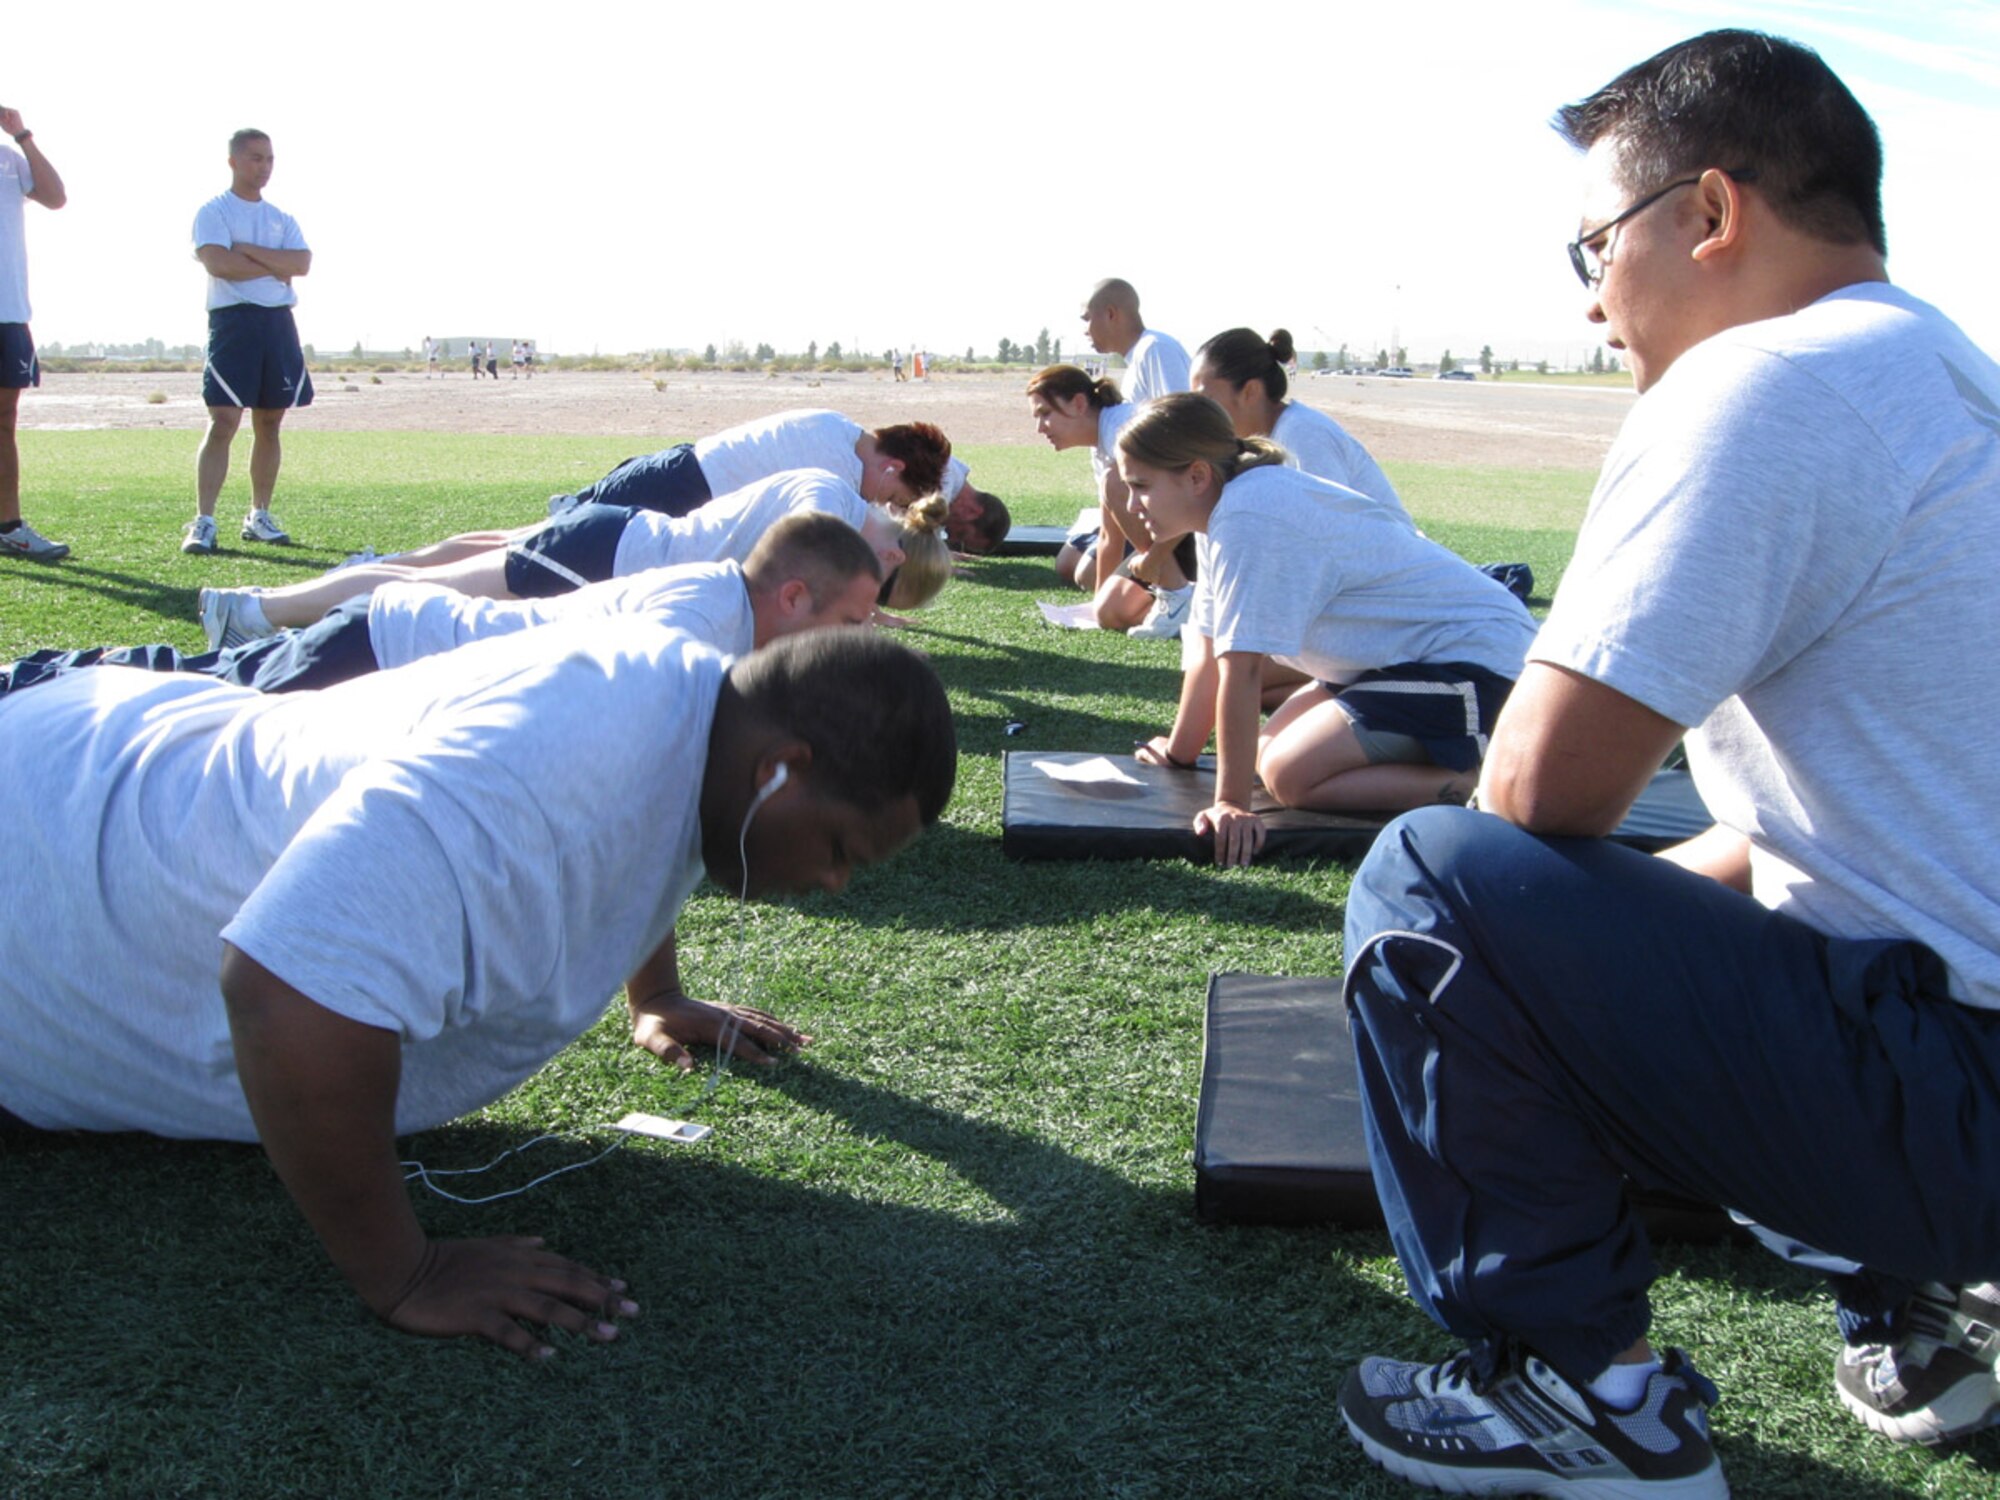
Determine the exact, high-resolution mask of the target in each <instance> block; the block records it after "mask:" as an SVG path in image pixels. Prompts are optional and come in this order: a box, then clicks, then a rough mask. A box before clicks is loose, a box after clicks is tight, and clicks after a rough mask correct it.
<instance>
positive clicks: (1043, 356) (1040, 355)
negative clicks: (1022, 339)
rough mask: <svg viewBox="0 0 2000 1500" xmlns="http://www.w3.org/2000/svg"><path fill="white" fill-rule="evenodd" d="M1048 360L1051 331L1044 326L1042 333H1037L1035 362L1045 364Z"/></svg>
mask: <svg viewBox="0 0 2000 1500" xmlns="http://www.w3.org/2000/svg"><path fill="white" fill-rule="evenodd" d="M1048 362H1049V331H1048V329H1046V328H1044V329H1043V330H1042V331H1041V332H1040V333H1038V334H1036V335H1035V363H1036V364H1039V365H1045V364H1047V363H1048Z"/></svg>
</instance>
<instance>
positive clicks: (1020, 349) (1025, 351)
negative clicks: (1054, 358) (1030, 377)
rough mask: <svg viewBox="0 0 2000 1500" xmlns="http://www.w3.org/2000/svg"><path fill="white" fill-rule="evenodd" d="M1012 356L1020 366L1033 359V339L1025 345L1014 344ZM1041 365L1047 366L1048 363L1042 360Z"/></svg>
mask: <svg viewBox="0 0 2000 1500" xmlns="http://www.w3.org/2000/svg"><path fill="white" fill-rule="evenodd" d="M1014 354H1015V357H1016V358H1018V359H1019V360H1020V361H1021V363H1022V364H1024V365H1025V364H1027V363H1029V362H1030V361H1031V360H1033V359H1034V357H1035V341H1034V340H1033V339H1029V340H1028V341H1027V342H1026V343H1023V344H1016V345H1015V346H1014ZM1042 363H1044V364H1047V363H1048V361H1047V360H1044V361H1042Z"/></svg>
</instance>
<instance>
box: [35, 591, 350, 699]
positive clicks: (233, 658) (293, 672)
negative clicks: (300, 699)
mask: <svg viewBox="0 0 2000 1500" xmlns="http://www.w3.org/2000/svg"><path fill="white" fill-rule="evenodd" d="M376 665H377V664H376V661H375V646H374V643H373V642H372V641H371V640H370V639H369V636H368V600H367V597H366V596H365V595H364V596H363V597H361V598H359V599H349V600H347V601H346V602H345V603H343V604H337V605H335V606H334V607H333V608H332V609H331V610H329V611H328V612H327V614H326V615H325V616H324V617H323V618H321V619H319V620H317V621H315V622H314V623H313V624H311V625H307V626H305V627H304V628H303V629H299V630H281V631H279V632H278V633H277V634H276V635H270V636H265V637H264V638H263V639H261V640H255V641H246V642H244V644H242V645H240V646H231V647H229V648H228V649H227V650H225V651H204V652H202V653H201V654H200V655H199V656H184V655H182V654H181V653H180V652H179V651H177V650H175V649H174V648H173V647H172V646H90V647H87V648H85V649H83V650H81V651H37V652H35V653H33V654H32V655H30V656H24V657H22V658H21V659H20V660H19V661H17V662H12V663H10V664H9V665H7V666H4V667H0V694H5V693H11V692H17V691H19V690H20V689H22V688H27V687H33V686H34V685H35V684H36V683H38V682H48V681H51V680H53V679H54V678H56V677H59V676H61V675H62V674H63V673H65V672H73V671H76V670H77V669H78V668H81V667H140V668H143V669H144V670H146V671H149V672H190V673H198V674H200V675H201V676H204V677H215V678H219V679H220V680H221V681H223V682H233V683H235V684H236V685H237V686H238V687H247V688H255V689H256V690H257V691H258V692H260V693H298V692H305V691H308V690H310V689H313V688H323V687H331V686H333V684H335V683H336V682H346V681H347V680H348V679H349V678H352V677H361V676H365V675H366V674H367V673H369V672H373V671H375V670H376Z"/></svg>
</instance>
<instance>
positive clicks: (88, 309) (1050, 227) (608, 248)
mask: <svg viewBox="0 0 2000 1500" xmlns="http://www.w3.org/2000/svg"><path fill="white" fill-rule="evenodd" d="M16 12H18V13H16ZM232 14H235V15H241V16H242V17H244V18H245V19H243V20H242V21H241V22H239V23H238V24H235V25H231V24H229V23H228V21H227V19H226V17H228V16H230V15H232ZM1135 18H1143V22H1142V24H1134V22H1135ZM1253 23H1254V24H1253ZM1723 24H1731V25H1736V24H1744V25H1755V26H1761V27H1763V28H1765V29H1767V30H1772V31H1776V32H1778V33H1780V34H1783V35H1789V36H1793V37H1796V38H1798V39H1800V40H1802V41H1806V42H1808V43H1810V44H1812V45H1814V46H1816V47H1818V48H1819V49H1820V50H1821V52H1822V53H1823V54H1824V55H1825V56H1826V57H1827V59H1828V61H1829V62H1830V63H1831V64H1832V65H1833V67H1834V68H1835V70H1836V71H1838V72H1839V73H1840V74H1841V76H1842V77H1843V78H1844V79H1845V80H1846V81H1847V83H1848V85H1849V87H1850V88H1852V89H1853V90H1854V92H1855V93H1856V95H1857V96H1858V97H1859V98H1860V99H1861V102H1862V103H1863V105H1864V106H1865V107H1867V108H1868V109H1869V111H1870V112H1871V113H1872V114H1873V115H1874V117H1875V119H1876V122H1877V124H1878V125H1879V127H1880V129H1881V131H1882V135H1883V141H1884V146H1885V150H1886V153H1887V158H1888V174H1887V181H1886V187H1885V203H1886V211H1887V216H1888V223H1889V237H1890V270H1891V273H1892V275H1893V276H1894V277H1895V279H1896V280H1897V281H1899V282H1901V283H1902V284H1904V285H1905V286H1907V287H1909V288H1910V289H1912V290H1913V291H1915V292H1916V293H1917V294H1918V295H1920V296H1923V297H1926V298H1928V299H1930V300H1931V301H1934V302H1936V303H1938V304H1939V305H1940V306H1942V307H1943V308H1944V309H1945V311H1946V312H1948V313H1950V314H1951V315H1952V316H1954V317H1955V318H1957V319H1958V321H1959V322H1960V323H1961V324H1963V325H1964V326H1965V327H1966V328H1967V329H1968V331H1970V332H1971V333H1972V334H1973V336H1974V337H1975V338H1977V339H1979V340H1980V341H1981V342H1982V343H1984V344H1985V346H1986V347H1987V348H1988V349H1992V350H2000V277H1996V275H1995V274H1994V271H1993V269H1992V260H1993V255H1994V243H1995V236H1994V234H1993V233H1992V231H1993V229H1994V227H1995V223H1996V220H1997V219H2000V210H1996V208H1995V207H1994V204H1993V201H1992V200H1993V191H1994V184H1996V183H2000V5H1995V4H1993V3H1992V0H1913V3H1903V4H1890V3H1875V0H1869V3H1859V0H1857V3H1842V0H1815V3H1812V4H1795V3H1777V4H1763V3H1746V4H1740V5H1723V4H1720V3H1712V0H1521V3H1517V4H1495V3H1492V0H1429V3H1423V0H1419V3H1412V4H1404V5H1391V4H1377V3H1354V0H1307V3H1295V0H1266V3H1263V4H1258V5H1244V4H1240V3H1235V4H1223V5H1211V6H1204V5H1189V4H1182V3H1179V0H1154V3H1151V4H1148V5H1145V6H1133V5H1124V6H1109V5H1087V6H1086V5H1078V6H1060V5H1052V4H1034V3H1029V4H1021V3H1017V0H1009V3H996V0H960V3H956V4H938V3H935V0H932V3H922V4H918V3H905V0H854V3H851V4H847V5H840V6H824V5H814V6H807V5H802V4H796V3H785V4H773V3H764V0H733V3H730V4H726V5H715V6H707V5H703V6H680V5H672V6H668V5H661V6H649V7H639V6H631V5H622V4H610V3H605V0H568V3H566V4H562V5H550V4H546V3H537V4H533V5H528V4H519V3H515V0H485V3H481V4H477V5H471V4H460V3H455V0H449V3H447V0H402V3H396V4H387V3H381V0H348V3H345V4H340V5H318V6H280V7H265V8H258V9H254V10H252V11H246V12H240V13H231V12H213V13H212V14H211V18H210V19H208V20H206V21H201V20H198V19H197V18H196V16H195V13H193V12H190V11H188V10H187V9H186V8H184V7H183V8H171V7H158V6H151V5H148V6H143V7H142V6H139V5H136V4H128V3H126V0H112V3H110V4H104V3H99V4H71V5H68V6H32V7H29V6H22V7H15V8H13V10H11V11H10V13H9V15H8V19H7V23H6V43H7V45H6V51H5V54H4V61H0V103H5V104H10V105H13V106H14V107H16V108H18V109H20V110H21V111H22V112H23V113H24V115H25V117H26V119H27V122H28V124H29V125H30V126H31V127H33V128H34V130H35V131H36V133H37V139H38V141H39V142H40V144H41V145H42V146H43V148H44V149H45V150H46V151H47V152H48V154H49V156H50V158H51V159H52V160H53V161H54V162H55V164H56V166H57V168H58V169H59V170H60V171H61V172H62V174H63V176H64V178H65V180H66V182H67V185H68V188H69V194H70V204H69V206H68V207H67V208H65V209H64V210H62V211H61V212H60V213H55V214H50V213H46V212H44V211H42V210H40V209H39V208H36V207H33V206H30V208H29V252H30V257H31V277H32V291H33V296H34V303H35V325H34V326H35V333H36V337H37V338H38V339H39V340H41V341H42V342H45V343H46V342H49V341H59V342H63V343H77V342H82V341H87V340H99V341H106V342H121V343H122V342H130V341H136V340H140V339H145V338H149V337H150V338H160V339H163V340H165V341H166V342H168V343H170V344H172V343H193V342H199V341H200V340H201V338H202V334H203V328H204V321H203V315H202V283H201V277H200V273H199V270H198V268H197V267H196V265H195V264H194V262H193V260H192V258H191V254H190V246H189V239H188V233H189V228H190V226H191V223H192V220H193V217H194V211H195V209H196V207H197V206H198V205H199V204H200V203H201V202H202V201H203V200H205V199H206V198H208V197H210V196H212V195H213V194H215V193H217V192H220V191H222V190H223V189H225V188H226V187H227V186H228V171H227V166H226V163H225V161H224V157H225V155H226V141H227V138H228V135H229V133H230V131H231V130H233V129H235V128H236V127H237V126H239V125H246V124H247V125H255V126H257V127H259V128H261V129H264V130H266V131H268V132H270V134H271V136H272V137H273V145H274V147H275V149H276V153H277V171H276V174H275V176H274V177H273V179H272V182H271V185H270V188H269V189H268V196H269V197H270V198H271V199H272V200H273V201H274V202H276V203H277V204H278V205H279V206H280V207H282V208H284V209H286V210H288V211H290V212H291V213H293V214H294V215H296V216H297V218H298V219H299V221H300V223H301V224H302V225H303V227H304V229H305V232H306V236H307V238H308V240H309V241H310V243H311V244H312V247H313V251H314V269H313V273H312V275H311V276H310V277H309V278H307V279H306V280H304V281H302V282H301V283H300V293H301V305H300V309H299V321H300V326H301V331H302V333H303V335H304V337H305V338H306V339H307V340H308V341H310V342H313V343H315V344H316V345H318V346H319V347H320V348H321V349H323V350H333V349H342V348H347V347H351V346H352V345H353V344H354V343H355V341H357V340H361V341H363V342H365V343H366V344H367V345H368V346H369V347H370V348H402V347H405V346H411V345H415V344H416V343H417V342H418V341H419V340H420V339H422V337H423V336H424V335H425V334H426V333H432V334H437V335H440V336H443V335H448V334H464V333H474V332H476V333H478V334H481V335H488V334H490V335H494V336H499V337H510V336H514V335H516V334H518V335H521V336H526V337H533V338H535V339H537V340H538V341H539V343H540V344H541V346H542V347H543V348H544V349H545V350H548V351H551V352H568V353H577V352H583V353H587V352H590V351H591V350H593V349H596V350H602V351H603V352H606V353H613V352H621V353H622V352H625V351H629V350H637V349H648V348H656V347H671V346H686V347H696V348H699V347H700V346H702V345H703V344H706V343H709V342H711V341H712V342H714V343H716V344H718V345H722V344H726V343H727V342H728V341H729V340H731V339H739V340H742V341H743V342H744V343H746V344H750V345H754V344H756V343H758V342H760V341H761V342H769V343H772V344H774V345H776V346H777V347H778V348H780V349H803V348H804V346H805V344H806V342H807V341H808V340H816V341H817V342H818V343H819V344H820V345H821V346H822V347H824V346H825V345H826V344H827V343H829V342H830V341H833V340H836V339H837V340H839V341H840V342H841V343H843V344H844V345H846V346H848V347H849V348H853V347H856V346H857V345H858V346H860V347H864V348H867V349H870V350H881V349H884V348H887V347H889V346H891V345H900V346H903V347H909V346H911V345H923V346H926V347H929V348H932V349H936V350H943V351H947V352H957V353H962V352H963V351H964V350H965V349H966V347H967V346H969V345H970V346H976V347H977V348H978V350H979V351H980V352H981V353H982V354H984V353H988V352H990V351H991V350H992V349H993V348H994V346H995V345H996V344H997V342H998V341H999V340H1000V339H1001V338H1003V337H1005V338H1009V339H1012V340H1015V341H1017V342H1018V341H1021V340H1025V339H1032V338H1033V337H1034V336H1035V334H1036V333H1037V331H1038V330H1040V329H1041V328H1043V327H1047V328H1049V329H1050V330H1051V332H1052V333H1053V334H1054V335H1055V336H1057V337H1060V338H1062V339H1063V341H1064V347H1065V349H1066V350H1076V349H1077V348H1078V343H1079V340H1078V325H1077V318H1076V314H1077V308H1078V304H1079V303H1080V301H1081V299H1082V297H1083V295H1084V293H1085V292H1086V291H1087V290H1088V288H1089V286H1090V284H1091V283H1092V282H1093V281H1095V280H1097V279H1098V278H1100V277H1103V276H1109V275H1118V276H1124V277H1126V278H1127V279H1128V280H1130V281H1132V282H1133V283H1134V284H1135V285H1136V286H1137V287H1138V288H1139V290H1140V293H1141V294H1142V297H1143V299H1144V312H1145V314H1146V317H1147V321H1148V322H1149V323H1151V324H1153V325H1155V326H1157V327H1161V328H1164V329H1166V330H1168V331H1169V332H1173V333H1175V334H1177V335H1179V336H1180V337H1181V338H1182V339H1183V340H1184V341H1185V342H1187V343H1188V344H1189V345H1190V346H1192V345H1193V344H1194V343H1196V342H1198V341H1199V340H1200V339H1203V338H1206V337H1207V336H1208V335H1209V334H1211V333H1214V332H1216V331H1218V330H1220V329H1222V328H1225V327H1229V326H1232V325H1234V324H1238V323H1249V324H1252V325H1255V326H1257V327H1259V328H1260V329H1263V330H1267V331H1268V329H1269V328H1271V327H1274V326H1277V325H1284V326H1287V327H1289V328H1291V329H1292V330H1293V332H1294V333H1295V334H1296V335H1297V337H1298V341H1299V343H1300V345H1301V346H1302V347H1305V348H1313V347H1319V346H1322V345H1324V346H1326V347H1329V348H1330V347H1333V346H1336V345H1338V344H1340V343H1343V342H1345V343H1347V344H1349V345H1350V346H1352V348H1353V349H1354V350H1355V351H1356V352H1357V353H1358V352H1361V351H1364V350H1365V351H1368V352H1372V351H1373V350H1374V349H1375V348H1377V347H1380V346H1383V345H1386V344H1388V343H1389V342H1390V341H1391V339H1392V337H1396V336H1400V338H1401V340H1402V342H1403V343H1404V344H1406V345H1407V346H1408V347H1409V350H1410V354H1411V356H1412V358H1414V359H1418V360H1428V359H1434V358H1435V357H1436V356H1437V354H1438V353H1439V352H1440V351H1441V350H1443V349H1445V348H1447V347H1449V348H1450V349H1451V350H1452V351H1453V353H1454V354H1456V355H1459V356H1460V357H1464V356H1466V355H1468V354H1473V353H1476V352H1477V350H1478V347H1479V346H1480V345H1481V344H1485V343H1490V344H1491V345H1493V347H1494V349H1495V350H1496V352H1498V353H1500V354H1501V355H1503V356H1506V355H1515V356H1518V357H1524V358H1553V359H1557V360H1561V361H1565V362H1569V361H1579V360H1582V359H1585V358H1587V357H1588V354H1589V351H1590V349H1591V348H1592V347H1593V346H1594V343H1595V339H1594V337H1593V334H1592V332H1591V330H1590V329H1589V328H1588V327H1587V325H1585V323H1584V322H1583V320H1582V317H1581V308H1582V298H1581V296H1580V294H1579V289H1578V287H1577V285H1576V282H1575V279H1574V277H1573V276H1572V274H1571V272H1570V271H1569V269H1568V266H1567V263H1566V262H1565V260H1564V257H1563V251H1562V246H1563V243H1564V242H1565V241H1566V240H1568V239H1569V238H1570V237H1571V236H1572V235H1573V234H1574V233H1575V231H1576V224H1577V208H1578V202H1577V193H1578V181H1579V177H1578V169H1577V164H1576V159H1575V157H1574V156H1573V154H1572V153H1571V152H1569V150H1568V149H1567V148H1566V147H1565V146H1563V144H1562V143H1561V142H1560V141H1559V140H1558V139H1557V138H1556V137H1555V135H1554V134H1553V133H1552V132H1551V131H1550V130H1549V129H1548V127H1547V120H1548V117H1549V115H1550V113H1551V111H1552V110H1553V109H1554V108H1555V106H1557V105H1558V104H1561V103H1563V102H1565V101H1567V100H1570V99H1574V98H1578V97H1580V96H1582V95H1584V94H1586V93H1588V92H1590V91H1591V90H1592V89H1594V88H1595V87H1597V86H1598V85H1599V84H1601V83H1603V82H1604V81H1606V80H1607V79H1609V78H1610V77H1611V76H1612V75H1613V74H1615V73H1616V72H1618V71H1619V70H1621V69H1622V68H1624V67H1626V66H1628V65H1629V64H1631V63H1634V62H1637V61H1639V60H1640V59H1641V58H1643V57H1645V56H1647V55H1649V54H1651V53H1652V52H1654V51H1657V50H1658V49H1659V48H1660V47H1662V46H1664V45H1666V44H1668V43H1670V42H1673V41H1675V40H1678V39H1680V38H1682V37H1684V36H1688V35H1691V34H1693V33H1694V32H1697V31H1700V30H1705V29H1707V28H1709V27H1711V26H1715V25H1723Z"/></svg>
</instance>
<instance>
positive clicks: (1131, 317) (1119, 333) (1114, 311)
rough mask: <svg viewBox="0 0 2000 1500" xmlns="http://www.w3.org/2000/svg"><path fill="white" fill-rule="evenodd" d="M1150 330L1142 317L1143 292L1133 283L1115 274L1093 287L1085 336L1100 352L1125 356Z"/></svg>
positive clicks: (1086, 312)
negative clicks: (1139, 291)
mask: <svg viewBox="0 0 2000 1500" xmlns="http://www.w3.org/2000/svg"><path fill="white" fill-rule="evenodd" d="M1145 331H1146V323H1145V320H1144V319H1143V318H1141V317H1140V316H1139V294H1138V293H1137V292H1135V291H1133V290H1132V283H1131V282H1129V281H1125V280H1122V279H1120V278H1119V277H1116V276H1113V277H1111V278H1110V279H1109V280H1106V281H1100V282H1098V283H1097V285H1096V286H1094V287H1092V288H1091V291H1090V300H1089V301H1088V302H1086V303H1084V304H1083V335H1084V337H1085V338H1087V339H1089V340H1090V347H1091V348H1093V349H1095V350H1096V351H1097V352H1098V353H1099V354H1116V355H1118V356H1120V357H1121V358H1122V357H1123V356H1125V355H1127V354H1129V353H1131V352H1132V346H1133V345H1134V344H1136V343H1138V342H1139V338H1140V336H1141V335H1142V334H1144V333H1145Z"/></svg>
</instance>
